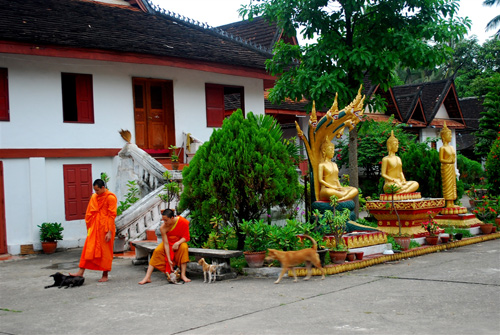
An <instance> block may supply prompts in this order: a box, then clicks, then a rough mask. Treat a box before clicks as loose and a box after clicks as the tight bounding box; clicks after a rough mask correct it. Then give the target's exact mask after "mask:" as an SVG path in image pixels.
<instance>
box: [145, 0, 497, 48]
mask: <svg viewBox="0 0 500 335" xmlns="http://www.w3.org/2000/svg"><path fill="white" fill-rule="evenodd" d="M152 1H153V2H154V3H156V4H158V5H159V6H160V7H163V8H165V9H167V10H170V11H172V12H175V13H178V14H181V15H184V16H187V17H188V18H190V19H193V20H197V21H200V22H203V23H208V24H209V25H211V26H214V27H216V26H221V25H224V24H228V23H232V22H236V21H240V20H241V18H240V17H239V16H238V9H239V8H240V6H241V5H242V4H249V3H250V2H251V0H211V1H209V0H152ZM482 3H483V0H460V11H459V16H461V17H465V16H468V17H469V18H470V19H471V20H472V29H471V32H470V33H469V35H468V36H469V37H470V36H471V35H476V36H477V37H478V40H479V42H480V43H483V42H484V41H485V40H486V39H488V38H489V37H490V36H491V35H492V34H493V32H494V31H496V30H498V29H495V30H494V31H489V32H485V31H484V29H485V27H486V24H487V23H488V22H489V21H490V20H491V19H492V18H493V17H495V16H496V15H500V6H496V7H495V6H494V7H485V6H483V5H482ZM299 43H301V44H302V42H299Z"/></svg>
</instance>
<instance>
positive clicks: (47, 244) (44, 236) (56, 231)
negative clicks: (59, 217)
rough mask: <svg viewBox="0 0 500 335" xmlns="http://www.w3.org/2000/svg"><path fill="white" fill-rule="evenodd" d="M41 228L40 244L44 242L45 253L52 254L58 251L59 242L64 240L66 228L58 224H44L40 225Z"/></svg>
mask: <svg viewBox="0 0 500 335" xmlns="http://www.w3.org/2000/svg"><path fill="white" fill-rule="evenodd" d="M38 228H40V242H42V249H43V252H44V253H46V254H52V253H54V252H55V251H56V248H57V240H62V239H63V235H62V231H63V230H64V228H63V227H62V226H61V224H60V223H57V222H44V223H42V224H41V225H38Z"/></svg>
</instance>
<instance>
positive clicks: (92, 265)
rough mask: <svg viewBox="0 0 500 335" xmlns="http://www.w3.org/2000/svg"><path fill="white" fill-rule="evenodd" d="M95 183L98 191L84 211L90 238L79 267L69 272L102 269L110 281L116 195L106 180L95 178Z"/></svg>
mask: <svg viewBox="0 0 500 335" xmlns="http://www.w3.org/2000/svg"><path fill="white" fill-rule="evenodd" d="M93 185H94V191H95V193H94V194H92V197H91V198H90V201H89V205H88V206H87V213H86V214H85V223H86V224H87V239H86V240H85V245H84V246H83V251H82V256H81V257H80V265H79V267H80V270H78V272H77V273H74V274H72V273H70V275H72V276H83V273H84V272H85V269H89V270H96V271H102V278H101V279H99V281H100V282H105V281H108V272H109V271H111V263H112V262H113V245H114V242H115V217H116V203H117V199H116V196H115V195H114V194H113V193H111V192H110V191H108V190H107V189H106V186H105V184H104V181H103V180H101V179H96V180H95V181H94V184H93Z"/></svg>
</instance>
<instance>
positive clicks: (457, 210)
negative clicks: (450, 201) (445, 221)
mask: <svg viewBox="0 0 500 335" xmlns="http://www.w3.org/2000/svg"><path fill="white" fill-rule="evenodd" d="M439 214H441V215H454V214H467V208H465V207H445V208H443V209H442V210H441V212H439Z"/></svg>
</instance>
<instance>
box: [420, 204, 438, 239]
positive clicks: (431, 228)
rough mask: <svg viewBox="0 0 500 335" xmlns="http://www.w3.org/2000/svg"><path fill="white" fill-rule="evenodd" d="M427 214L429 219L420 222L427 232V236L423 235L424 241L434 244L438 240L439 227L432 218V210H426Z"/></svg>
mask: <svg viewBox="0 0 500 335" xmlns="http://www.w3.org/2000/svg"><path fill="white" fill-rule="evenodd" d="M427 214H428V216H429V221H426V222H423V223H422V227H423V228H424V229H425V230H427V231H428V232H429V236H426V237H425V241H426V242H427V244H430V245H436V244H437V243H438V240H439V235H438V231H439V227H438V225H437V222H436V221H434V219H433V218H432V212H431V211H428V212H427Z"/></svg>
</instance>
